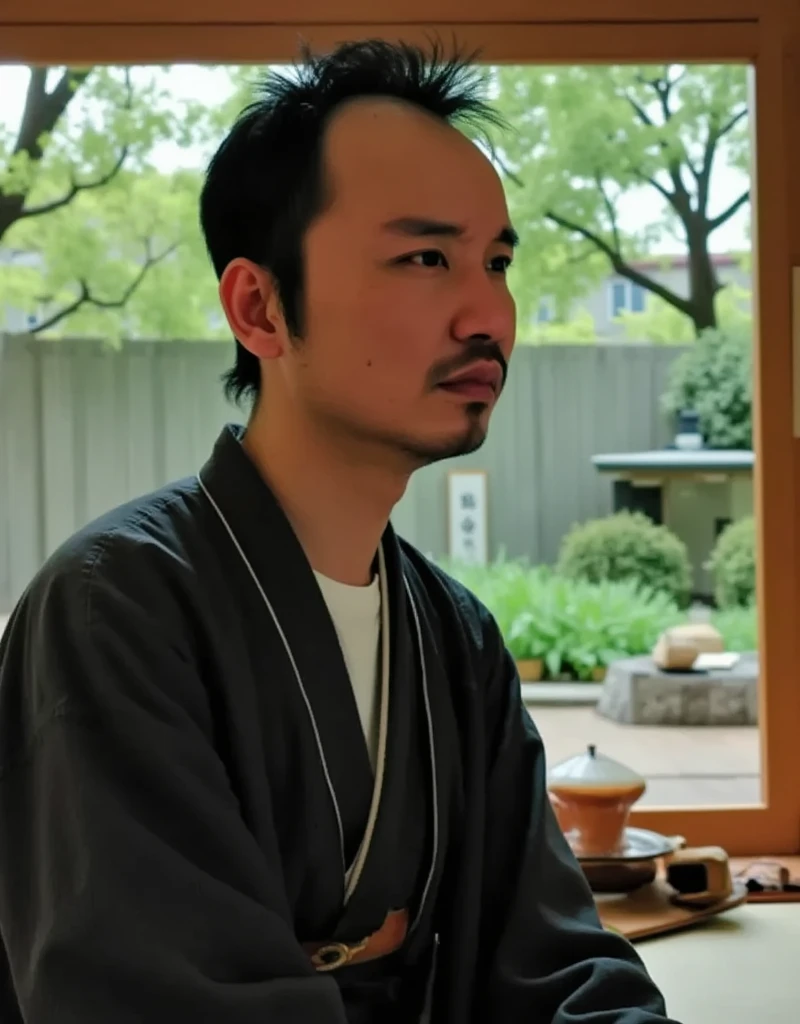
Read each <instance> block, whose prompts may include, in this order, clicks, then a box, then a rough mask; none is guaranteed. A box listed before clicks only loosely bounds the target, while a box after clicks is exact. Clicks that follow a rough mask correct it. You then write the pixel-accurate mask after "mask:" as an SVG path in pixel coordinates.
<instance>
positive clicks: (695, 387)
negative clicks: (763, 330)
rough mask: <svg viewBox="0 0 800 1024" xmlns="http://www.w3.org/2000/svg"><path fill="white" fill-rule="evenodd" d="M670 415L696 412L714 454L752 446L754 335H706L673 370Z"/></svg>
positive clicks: (743, 332)
mask: <svg viewBox="0 0 800 1024" xmlns="http://www.w3.org/2000/svg"><path fill="white" fill-rule="evenodd" d="M662 402H663V405H664V408H665V409H666V410H667V412H670V413H673V414H677V413H679V412H680V411H681V410H682V409H694V410H695V411H696V412H697V413H698V414H699V417H700V430H701V433H702V435H703V439H704V441H705V443H706V445H707V446H708V447H709V448H719V449H734V448H739V449H750V448H752V444H753V434H752V403H753V345H752V335H751V333H750V331H749V330H747V329H743V328H740V329H738V330H728V331H725V332H723V331H712V330H709V331H704V332H703V333H702V334H701V335H700V337H699V338H698V339H697V341H696V342H695V343H694V345H692V347H691V348H690V349H689V350H688V351H687V352H685V353H684V354H683V355H681V356H680V357H679V358H678V359H676V360H675V362H674V363H673V365H672V367H671V368H670V376H669V382H668V385H667V390H666V392H665V394H664V396H663V399H662Z"/></svg>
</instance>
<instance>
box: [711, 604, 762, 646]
mask: <svg viewBox="0 0 800 1024" xmlns="http://www.w3.org/2000/svg"><path fill="white" fill-rule="evenodd" d="M711 622H712V624H713V625H714V626H715V627H716V628H717V629H718V630H719V631H720V633H721V634H722V639H723V640H724V642H725V650H726V651H738V652H740V653H741V652H742V651H757V650H758V611H757V609H756V606H755V605H753V604H751V605H747V606H746V607H739V608H725V609H724V610H720V611H716V612H714V614H713V615H712V616H711Z"/></svg>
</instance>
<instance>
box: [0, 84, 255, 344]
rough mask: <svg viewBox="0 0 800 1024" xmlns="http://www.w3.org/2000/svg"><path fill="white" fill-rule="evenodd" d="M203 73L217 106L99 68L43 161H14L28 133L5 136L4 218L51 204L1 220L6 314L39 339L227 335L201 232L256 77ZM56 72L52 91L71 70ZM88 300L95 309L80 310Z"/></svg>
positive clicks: (1, 136)
mask: <svg viewBox="0 0 800 1024" xmlns="http://www.w3.org/2000/svg"><path fill="white" fill-rule="evenodd" d="M178 70H179V71H180V69H178ZM196 71H197V74H198V75H199V76H200V77H203V76H208V75H212V76H215V81H218V83H219V101H218V102H217V103H214V104H209V103H208V102H205V101H202V100H196V99H191V98H185V97H182V96H181V95H179V94H176V89H175V88H174V82H175V77H174V74H173V69H172V68H169V67H165V68H154V67H143V68H134V69H132V70H131V71H130V72H128V71H126V69H124V68H117V67H102V68H94V69H91V70H90V71H89V72H88V75H87V77H86V78H85V80H84V81H82V82H79V83H78V84H77V87H76V88H75V89H74V90H73V92H72V95H71V98H70V99H69V101H68V103H66V105H65V108H64V111H63V113H62V114H61V116H60V117H59V119H58V120H57V122H56V123H55V125H54V127H53V130H52V131H51V132H49V133H47V134H45V135H43V136H42V137H41V138H40V139H39V142H40V144H41V155H40V156H38V157H37V154H36V153H35V152H31V151H30V150H23V151H21V152H17V153H15V152H14V149H15V142H16V140H17V137H18V135H19V132H20V128H21V125H5V126H2V127H1V128H0V214H1V213H2V212H3V203H5V210H6V211H8V210H9V209H10V205H9V199H10V198H12V199H13V196H14V195H24V207H23V209H24V210H25V211H30V210H40V209H43V208H47V207H48V206H49V205H50V204H53V208H52V209H49V210H47V209H45V212H40V213H35V214H34V215H27V216H23V217H13V216H12V217H8V216H6V217H5V218H3V217H2V216H0V237H1V238H2V246H3V248H4V249H5V250H6V251H7V252H13V253H14V254H15V258H14V259H13V260H12V262H11V263H10V264H9V265H7V266H4V267H3V272H2V274H0V306H2V305H7V306H9V307H11V308H14V309H17V310H20V311H22V312H23V313H25V314H26V315H27V316H29V317H32V318H34V321H35V322H34V324H33V330H34V331H37V330H39V329H40V328H41V325H43V324H45V323H47V322H48V321H49V320H51V319H53V320H54V321H55V322H54V323H53V324H52V327H51V328H49V329H44V330H43V331H42V333H46V334H48V335H49V336H63V335H67V334H69V335H73V336H90V337H104V338H109V339H112V340H113V339H115V338H119V337H120V336H122V335H126V336H129V337H147V338H151V339H169V338H176V337H178V338H197V337H202V338H206V337H215V336H216V337H227V336H228V332H227V330H226V329H224V328H223V323H222V321H221V320H220V319H219V317H218V308H219V305H218V299H217V294H216V280H215V278H214V274H213V271H212V269H211V267H210V264H209V261H208V258H207V256H206V253H205V247H204V244H203V240H202V236H201V233H200V229H199V224H198V215H197V204H198V195H199V190H200V183H201V177H200V175H201V170H200V169H201V167H202V166H203V165H204V164H205V161H206V159H207V158H208V156H209V155H210V153H211V152H212V150H213V148H214V147H215V146H216V144H217V143H218V141H219V139H220V138H221V137H222V134H223V132H224V131H225V130H226V128H227V127H228V126H229V124H230V121H231V120H232V117H233V115H234V111H235V110H238V109H239V107H240V106H241V105H242V102H243V99H244V96H245V95H246V88H247V84H246V83H247V81H248V78H249V75H250V74H251V72H249V71H248V72H244V71H243V70H242V69H239V68H231V69H224V68H214V69H212V68H206V69H196ZM48 74H49V79H48V84H47V88H48V90H50V91H51V92H52V90H53V89H54V88H55V87H56V86H55V83H56V82H57V81H58V80H59V79H60V78H61V77H62V76H63V75H64V74H65V72H64V69H50V71H49V73H48ZM34 92H35V90H34ZM43 95H44V94H43V93H41V92H40V93H39V94H38V99H37V97H36V96H35V95H34V96H33V97H32V98H29V102H28V110H27V114H28V115H30V116H39V113H40V112H41V109H42V102H43V101H42V97H43ZM105 178H108V180H107V181H106V183H104V184H102V185H100V186H99V187H92V188H86V187H84V186H86V185H88V184H91V183H97V182H100V181H103V180H104V179H105ZM75 184H78V185H79V186H81V187H80V188H78V190H77V191H75V193H74V194H71V193H72V190H73V186H74V185H75ZM62 200H63V202H62ZM12 212H13V211H12ZM145 268H146V269H145ZM84 293H85V294H86V295H88V296H90V297H91V298H88V299H87V298H85V299H84V301H83V302H80V303H77V304H76V300H78V299H79V298H80V297H81V295H82V294H84ZM73 306H74V311H73V312H70V313H68V315H63V316H62V315H60V314H62V313H64V311H66V310H70V309H71V308H72V307H73Z"/></svg>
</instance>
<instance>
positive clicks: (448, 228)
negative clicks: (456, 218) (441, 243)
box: [383, 217, 519, 249]
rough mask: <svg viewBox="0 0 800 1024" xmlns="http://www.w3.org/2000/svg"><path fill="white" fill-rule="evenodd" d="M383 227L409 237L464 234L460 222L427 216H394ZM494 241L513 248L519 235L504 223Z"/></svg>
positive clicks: (457, 235) (447, 236)
mask: <svg viewBox="0 0 800 1024" xmlns="http://www.w3.org/2000/svg"><path fill="white" fill-rule="evenodd" d="M383 228H384V230H385V231H390V232H392V233H393V234H396V235H407V236H409V237H411V238H428V237H431V236H437V237H440V238H442V237H444V238H460V237H461V236H462V235H463V234H464V228H463V227H462V226H461V225H460V224H451V223H449V222H448V221H443V220H431V219H430V218H428V217H395V218H394V219H393V220H390V221H387V222H386V223H385V224H384V225H383ZM494 241H495V242H500V243H502V244H503V245H507V246H509V247H510V248H512V249H514V248H516V247H517V246H518V245H519V235H518V234H517V232H516V231H515V230H514V229H513V228H512V227H511V225H510V224H506V225H504V226H503V227H502V228H501V229H500V230H499V231H498V232H497V234H496V235H495V238H494Z"/></svg>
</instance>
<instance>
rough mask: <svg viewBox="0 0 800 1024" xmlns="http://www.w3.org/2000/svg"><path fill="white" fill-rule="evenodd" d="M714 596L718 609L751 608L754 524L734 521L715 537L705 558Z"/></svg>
mask: <svg viewBox="0 0 800 1024" xmlns="http://www.w3.org/2000/svg"><path fill="white" fill-rule="evenodd" d="M709 568H710V570H711V573H712V575H713V577H714V597H715V598H716V602H717V604H718V605H719V607H720V608H738V607H742V606H744V607H746V606H748V605H751V604H752V603H753V602H754V600H755V596H756V524H755V519H754V518H753V517H752V516H746V517H745V518H743V519H738V520H737V521H736V522H735V523H731V525H730V526H727V527H726V528H725V529H724V530H723V531H722V533H721V534H720V535H719V537H718V538H717V542H716V544H715V545H714V549H713V551H712V552H711V558H710V559H709Z"/></svg>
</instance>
